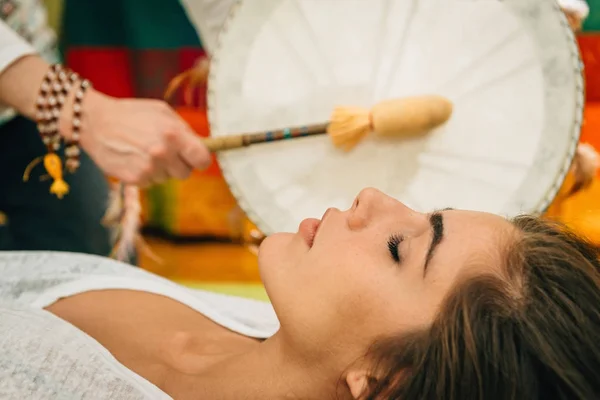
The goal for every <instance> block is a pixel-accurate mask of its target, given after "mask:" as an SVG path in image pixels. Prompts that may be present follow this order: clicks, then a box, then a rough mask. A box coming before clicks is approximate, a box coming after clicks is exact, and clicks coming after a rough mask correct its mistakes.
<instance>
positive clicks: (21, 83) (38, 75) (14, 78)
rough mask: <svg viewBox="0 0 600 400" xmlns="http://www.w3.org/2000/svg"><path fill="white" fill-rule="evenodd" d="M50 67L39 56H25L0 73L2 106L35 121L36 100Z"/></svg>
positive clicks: (0, 102) (0, 101)
mask: <svg viewBox="0 0 600 400" xmlns="http://www.w3.org/2000/svg"><path fill="white" fill-rule="evenodd" d="M48 68H49V65H48V63H47V62H45V61H44V60H43V59H42V58H41V57H39V56H37V55H25V56H22V57H20V58H18V59H17V60H15V61H13V62H12V63H11V64H10V65H9V66H8V67H6V68H5V69H4V70H3V71H1V72H0V104H2V105H4V106H8V107H11V108H14V109H15V110H17V111H18V112H19V114H22V115H24V116H25V117H27V118H29V119H34V118H35V114H36V99H37V97H38V95H39V91H40V86H41V84H42V81H43V79H44V75H45V74H46V72H47V71H48Z"/></svg>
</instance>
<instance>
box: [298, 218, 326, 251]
mask: <svg viewBox="0 0 600 400" xmlns="http://www.w3.org/2000/svg"><path fill="white" fill-rule="evenodd" d="M320 224H321V220H320V219H316V218H307V219H305V220H303V221H302V222H301V223H300V226H299V227H298V233H299V234H300V236H302V238H303V239H304V241H305V242H306V244H307V245H308V247H312V245H313V243H314V241H315V236H316V234H317V229H318V228H319V225H320Z"/></svg>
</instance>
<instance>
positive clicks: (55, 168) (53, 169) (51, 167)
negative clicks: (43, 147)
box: [44, 153, 69, 199]
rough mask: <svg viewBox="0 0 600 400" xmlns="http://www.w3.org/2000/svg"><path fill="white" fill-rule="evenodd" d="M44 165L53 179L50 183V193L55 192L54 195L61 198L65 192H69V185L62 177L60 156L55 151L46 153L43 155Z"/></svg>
mask: <svg viewBox="0 0 600 400" xmlns="http://www.w3.org/2000/svg"><path fill="white" fill-rule="evenodd" d="M44 167H46V171H48V175H50V176H51V177H52V179H54V182H52V185H50V193H52V194H55V195H56V197H58V198H59V199H62V198H63V197H64V196H65V195H66V194H67V193H69V185H67V182H65V181H64V179H63V171H62V162H61V161H60V157H59V156H58V155H57V154H56V153H48V154H46V155H45V156H44Z"/></svg>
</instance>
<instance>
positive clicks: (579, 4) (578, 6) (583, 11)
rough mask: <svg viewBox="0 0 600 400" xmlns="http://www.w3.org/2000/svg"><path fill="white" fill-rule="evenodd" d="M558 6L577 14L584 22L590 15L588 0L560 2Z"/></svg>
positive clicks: (561, 0)
mask: <svg viewBox="0 0 600 400" xmlns="http://www.w3.org/2000/svg"><path fill="white" fill-rule="evenodd" d="M558 4H559V5H560V7H561V8H562V9H564V10H567V11H571V12H573V13H575V14H576V15H577V16H578V17H579V19H581V20H582V21H583V20H585V19H587V17H588V15H589V14H590V7H589V6H588V3H587V1H586V0H558Z"/></svg>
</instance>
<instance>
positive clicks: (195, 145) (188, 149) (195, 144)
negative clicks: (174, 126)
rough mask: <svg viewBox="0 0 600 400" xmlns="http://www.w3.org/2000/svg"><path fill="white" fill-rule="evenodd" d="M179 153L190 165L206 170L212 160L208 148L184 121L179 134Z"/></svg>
mask: <svg viewBox="0 0 600 400" xmlns="http://www.w3.org/2000/svg"><path fill="white" fill-rule="evenodd" d="M178 141H179V143H178V144H179V146H178V147H179V155H180V157H181V159H182V160H183V161H184V162H185V163H187V164H188V165H189V166H190V167H192V168H195V169H199V170H204V169H206V168H208V167H209V166H210V164H211V162H212V157H211V154H210V152H209V151H208V148H207V147H206V146H205V145H204V143H203V142H202V139H200V138H199V137H198V136H197V135H196V134H194V132H193V131H192V130H191V129H190V127H189V126H188V125H187V124H186V123H185V122H183V121H182V132H181V135H178Z"/></svg>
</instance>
